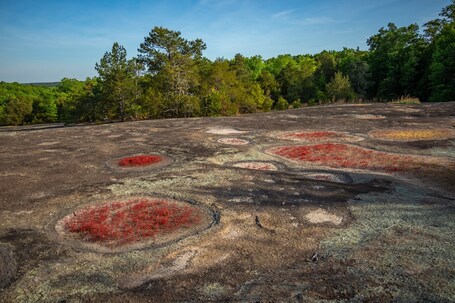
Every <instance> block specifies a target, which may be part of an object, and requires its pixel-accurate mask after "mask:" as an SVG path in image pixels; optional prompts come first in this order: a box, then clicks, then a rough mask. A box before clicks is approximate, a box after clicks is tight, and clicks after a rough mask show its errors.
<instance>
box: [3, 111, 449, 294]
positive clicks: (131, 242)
mask: <svg viewBox="0 0 455 303" xmlns="http://www.w3.org/2000/svg"><path fill="white" fill-rule="evenodd" d="M454 112H455V102H449V103H443V104H436V103H431V104H420V105H396V104H394V105H391V104H334V105H324V106H317V107H308V108H301V109H292V110H287V111H276V112H269V113H258V114H253V115H245V116H236V117H216V118H197V119H194V118H193V119H169V120H151V121H138V122H128V123H108V124H100V125H89V124H84V125H74V126H71V127H65V126H64V125H56V124H54V125H50V126H48V127H47V126H46V125H41V126H25V127H0V288H1V290H0V301H2V302H64V301H66V302H145V301H151V302H186V301H195V302H219V301H226V302H306V301H308V302H320V301H324V302H338V301H347V302H350V301H352V302H363V301H369V302H392V301H397V302H421V301H430V302H450V301H453V300H454V297H453V294H454V287H455V286H454V284H453V282H452V281H453V276H454V275H455V273H454V270H453V269H454V268H455V244H454V241H453V231H454V230H455V216H454V214H455V205H454V203H455V181H454V180H455V166H454V163H455V138H454V136H453V131H454V130H455V128H454V126H453V123H454V120H453V116H452V115H453V113H454ZM240 140H243V141H240ZM245 142H246V143H247V144H243V145H242V143H245ZM233 143H235V144H233ZM156 157H160V158H159V159H160V160H161V161H157V159H158V158H156ZM125 159H126V160H125ZM122 160H124V162H125V163H126V164H132V165H131V166H128V165H126V166H120V165H119V162H120V161H122ZM136 164H137V165H136ZM141 199H142V200H141ZM144 199H145V200H147V201H148V202H147V201H145V200H144ZM143 200H144V201H143ZM162 200H163V201H165V202H163V203H164V204H160V203H161V202H160V203H158V202H159V201H162ZM154 201H155V202H156V203H155V202H154ZM187 210H190V211H189V212H186V211H187ZM193 215H194V216H193ZM190 219H191V220H190Z"/></svg>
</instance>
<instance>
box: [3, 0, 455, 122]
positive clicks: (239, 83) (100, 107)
mask: <svg viewBox="0 0 455 303" xmlns="http://www.w3.org/2000/svg"><path fill="white" fill-rule="evenodd" d="M422 29H423V30H421V28H420V27H419V26H418V25H417V24H410V25H408V26H402V27H398V26H397V25H395V24H394V23H389V24H388V25H387V26H386V27H382V28H380V29H379V30H378V32H377V33H375V34H373V35H372V36H371V37H370V38H369V39H368V40H367V45H368V46H369V50H367V51H363V50H359V49H358V48H357V49H350V48H343V49H342V50H340V51H327V50H324V51H322V52H320V53H318V54H302V55H290V54H282V55H278V56H276V57H273V58H268V59H264V58H262V57H261V56H251V57H245V56H243V55H242V54H236V55H235V56H234V58H232V59H226V58H217V59H215V60H213V61H212V60H209V59H207V58H205V57H204V55H203V52H204V50H205V49H206V44H205V43H204V42H203V41H202V40H201V39H195V40H187V39H185V38H184V37H183V36H182V34H181V32H179V31H173V30H170V29H167V28H164V27H154V28H152V30H151V31H150V32H149V33H148V35H147V36H146V37H144V41H143V42H142V43H141V44H140V45H139V48H138V56H137V58H130V59H128V58H127V51H126V49H125V48H124V47H123V46H122V45H121V44H119V43H118V42H114V43H113V45H112V48H111V50H109V51H107V52H106V53H105V54H104V55H103V56H102V57H101V59H100V61H99V62H98V63H96V64H95V69H96V71H97V72H98V76H97V77H93V78H87V79H86V80H85V81H78V80H76V79H68V78H63V79H62V80H61V81H60V83H59V84H58V86H54V87H48V86H32V85H25V84H18V83H5V82H0V124H1V125H17V124H29V123H48V122H83V121H101V120H120V121H123V120H126V119H128V120H135V119H148V118H170V117H195V116H221V115H223V116H226V115H236V114H242V113H253V112H257V111H269V110H273V109H276V110H281V109H287V108H289V107H290V106H292V107H299V106H301V105H304V106H306V105H314V104H317V103H319V104H321V103H328V102H339V101H352V100H362V101H370V102H384V101H390V100H394V99H399V98H402V97H405V96H410V97H415V98H418V99H420V100H421V101H424V102H426V101H429V102H444V101H454V100H455V0H452V1H451V4H449V5H448V6H446V7H444V8H443V9H442V10H441V13H440V15H439V18H437V19H435V20H430V21H428V22H427V23H425V24H424V25H423V27H422Z"/></svg>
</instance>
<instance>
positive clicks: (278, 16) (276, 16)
mask: <svg viewBox="0 0 455 303" xmlns="http://www.w3.org/2000/svg"><path fill="white" fill-rule="evenodd" d="M294 11H295V10H293V9H290V10H285V11H281V12H277V13H275V14H273V15H272V18H273V19H281V18H287V17H289V16H290V15H291V14H292V13H293V12H294Z"/></svg>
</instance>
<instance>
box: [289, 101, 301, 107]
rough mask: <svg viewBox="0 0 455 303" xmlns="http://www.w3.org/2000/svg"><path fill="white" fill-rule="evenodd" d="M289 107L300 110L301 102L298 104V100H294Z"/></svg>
mask: <svg viewBox="0 0 455 303" xmlns="http://www.w3.org/2000/svg"><path fill="white" fill-rule="evenodd" d="M291 106H292V108H300V107H301V106H302V102H300V100H299V99H297V100H294V102H292V104H291Z"/></svg>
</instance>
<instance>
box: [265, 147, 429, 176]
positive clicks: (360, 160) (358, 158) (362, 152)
mask: <svg viewBox="0 0 455 303" xmlns="http://www.w3.org/2000/svg"><path fill="white" fill-rule="evenodd" d="M268 152H269V153H271V154H274V155H277V156H281V157H283V158H286V159H289V160H294V161H298V162H310V163H314V164H318V165H322V166H327V167H333V168H354V169H367V170H378V171H385V172H395V171H401V170H404V169H418V168H420V166H421V165H422V164H423V163H422V162H421V161H417V160H416V159H415V158H414V157H412V156H406V155H398V154H391V153H385V152H379V151H376V150H371V149H366V148H361V147H358V146H353V145H348V144H337V143H324V144H315V145H297V146H294V145H293V146H279V147H275V148H271V149H269V150H268Z"/></svg>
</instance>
